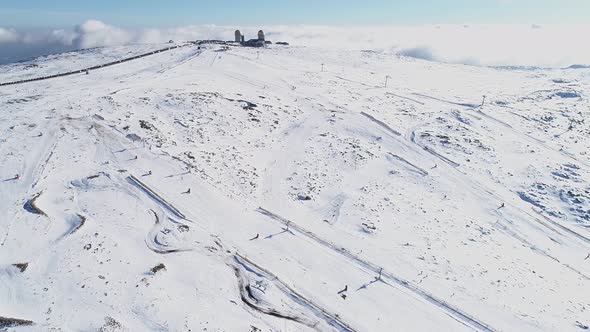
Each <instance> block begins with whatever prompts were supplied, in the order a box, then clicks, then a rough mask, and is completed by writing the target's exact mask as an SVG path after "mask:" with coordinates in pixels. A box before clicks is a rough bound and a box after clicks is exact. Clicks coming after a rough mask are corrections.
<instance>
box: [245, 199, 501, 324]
mask: <svg viewBox="0 0 590 332" xmlns="http://www.w3.org/2000/svg"><path fill="white" fill-rule="evenodd" d="M257 211H258V212H259V213H260V214H262V215H265V216H267V217H269V219H271V220H274V221H277V222H279V223H281V224H283V225H285V226H287V229H290V230H295V231H296V232H297V233H299V234H301V235H303V236H305V237H307V238H309V239H311V240H313V241H315V242H317V243H318V244H320V245H322V246H324V247H326V248H328V249H330V250H332V251H334V252H336V253H338V254H340V255H342V256H344V257H346V258H348V259H349V260H350V261H351V262H353V263H355V264H356V265H357V266H358V267H360V268H362V269H366V270H369V271H371V272H373V273H375V275H376V276H381V279H379V281H381V282H384V283H386V284H388V285H390V286H392V285H397V286H401V287H403V288H406V289H408V290H409V291H411V292H412V293H414V294H415V295H417V296H419V297H421V298H422V299H424V300H426V301H427V302H428V303H430V304H432V305H435V306H437V307H438V308H440V309H441V310H443V311H445V312H446V314H447V315H449V316H451V317H453V318H454V319H456V320H457V321H459V322H461V323H463V324H465V325H466V326H469V327H471V328H473V329H475V330H478V331H494V329H493V328H492V327H490V326H489V325H488V324H486V323H483V322H481V321H479V320H478V319H476V318H475V317H472V316H471V315H469V314H467V313H465V312H464V311H463V310H461V309H459V308H456V307H454V306H452V305H451V304H449V303H446V302H445V301H443V300H440V299H438V298H436V297H434V296H433V295H431V294H429V293H427V292H425V291H424V290H422V289H420V288H418V287H417V286H415V285H414V284H412V283H410V282H409V281H406V280H404V279H401V278H399V277H397V276H395V275H393V274H391V273H389V272H387V271H385V270H383V268H381V267H379V266H378V265H377V264H374V263H372V262H369V261H367V260H364V259H362V258H360V257H358V256H356V255H354V254H352V253H350V252H349V251H348V250H346V249H345V248H341V247H339V246H337V245H335V244H333V243H330V242H328V241H326V240H324V239H322V238H320V237H318V236H317V235H315V234H314V233H313V232H310V231H308V230H306V229H304V228H302V227H300V226H298V225H297V224H295V223H293V222H292V221H290V220H287V219H285V218H283V217H281V216H279V215H276V214H274V213H272V212H270V211H268V210H265V209H263V208H259V209H258V210H257ZM376 278H378V277H376Z"/></svg>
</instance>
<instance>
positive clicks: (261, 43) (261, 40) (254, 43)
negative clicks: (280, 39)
mask: <svg viewBox="0 0 590 332" xmlns="http://www.w3.org/2000/svg"><path fill="white" fill-rule="evenodd" d="M234 40H235V42H236V43H240V44H241V45H242V46H247V47H265V46H266V45H270V44H272V42H271V41H267V40H266V37H265V35H264V31H262V30H260V31H258V38H257V39H250V40H246V39H245V38H244V35H243V34H242V33H241V32H240V30H236V31H235V39H234Z"/></svg>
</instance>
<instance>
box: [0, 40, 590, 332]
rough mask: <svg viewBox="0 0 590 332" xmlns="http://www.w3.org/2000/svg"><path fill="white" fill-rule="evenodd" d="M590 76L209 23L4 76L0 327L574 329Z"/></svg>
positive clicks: (585, 204)
mask: <svg viewBox="0 0 590 332" xmlns="http://www.w3.org/2000/svg"><path fill="white" fill-rule="evenodd" d="M150 47H152V46H145V45H143V46H121V47H108V48H97V49H92V50H87V51H84V52H80V53H68V54H63V55H55V56H51V57H48V58H45V59H40V60H35V61H32V62H27V63H22V64H14V65H5V66H1V67H0V82H8V81H12V80H15V79H22V78H30V77H36V76H47V75H51V74H56V73H59V72H61V71H70V70H75V69H78V68H84V67H90V66H94V65H96V64H99V63H101V62H103V61H104V62H110V61H112V59H117V58H120V57H125V56H132V55H137V54H141V53H145V52H149V51H150V50H152V49H157V48H161V45H153V48H150ZM258 52H260V53H259V54H258ZM322 64H324V71H322ZM33 65H35V66H33ZM71 67H76V68H71ZM25 68H28V69H26V70H25ZM25 72H26V73H25ZM386 76H390V77H391V78H390V79H389V82H388V86H387V88H385V87H384V83H385V77H386ZM588 77H590V69H585V68H580V69H576V70H572V69H561V70H557V69H554V70H549V69H547V70H545V69H535V70H526V69H520V68H513V69H508V68H485V67H475V66H466V65H453V64H440V63H435V62H427V61H422V60H417V59H415V58H408V57H400V56H395V55H392V54H388V53H383V52H378V51H368V50H367V51H345V50H334V49H325V48H318V47H270V48H267V49H261V50H256V49H249V48H241V47H232V48H230V49H229V50H223V49H222V48H220V47H218V46H215V45H209V46H206V47H202V48H201V49H198V48H197V46H196V45H195V46H190V47H184V48H179V49H175V50H171V51H168V52H164V53H159V54H156V55H152V56H149V57H145V58H141V59H138V60H134V61H130V62H126V63H123V64H119V65H115V66H111V67H107V68H102V69H99V70H95V71H92V72H91V73H90V74H89V75H74V76H68V77H63V78H55V79H52V80H46V81H38V82H31V83H26V84H20V85H13V86H3V87H0V105H2V110H1V111H0V181H2V182H0V211H1V212H2V216H1V217H0V299H1V300H0V317H3V318H0V329H2V328H3V327H5V329H7V330H10V331H11V330H15V331H16V330H18V331H45V330H52V329H61V330H67V331H87V330H102V331H144V330H149V331H190V330H192V331H196V330H204V329H207V330H209V331H313V330H319V331H424V330H440V331H460V330H482V331H496V330H497V331H514V330H517V331H539V330H542V331H555V330H559V331H579V330H581V329H583V328H584V327H585V326H588V325H590V311H589V308H590V297H589V296H588V292H587V288H588V286H589V283H590V281H589V279H590V259H588V258H587V256H588V255H589V254H590V193H589V191H590V186H589V185H588V183H589V181H590V175H589V173H588V170H589V168H588V165H589V164H590V156H589V155H588V154H587V146H588V139H587V137H588V136H589V131H590V128H589V126H588V125H589V124H588V123H587V121H585V119H586V117H587V115H588V111H589V106H590V104H589V102H588V99H587V96H588V93H589V91H590V81H589V80H588ZM484 96H485V98H484ZM17 174H18V177H15V175H17ZM25 263H27V264H28V265H27V266H26V268H25V269H24V271H23V269H22V268H21V267H22V266H23V265H19V266H15V265H14V264H25ZM160 264H163V265H160ZM6 318H11V319H16V320H8V319H6ZM19 320H20V321H19ZM29 321H30V322H32V324H33V325H30V324H31V323H30V322H29ZM25 322H27V323H26V324H25ZM3 324H4V325H3ZM17 325H19V327H14V326H17ZM11 326H12V327H11Z"/></svg>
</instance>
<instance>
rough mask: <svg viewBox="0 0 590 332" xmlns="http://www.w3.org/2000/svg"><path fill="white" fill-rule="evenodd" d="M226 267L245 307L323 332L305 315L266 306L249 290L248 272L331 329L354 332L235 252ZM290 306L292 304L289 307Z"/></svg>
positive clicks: (269, 305) (266, 271)
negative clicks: (233, 279) (232, 272)
mask: <svg viewBox="0 0 590 332" xmlns="http://www.w3.org/2000/svg"><path fill="white" fill-rule="evenodd" d="M228 265H230V266H232V267H233V268H234V271H235V274H236V277H237V278H238V286H239V288H240V296H241V299H242V301H243V302H244V303H246V305H248V306H249V307H251V308H253V309H255V310H256V311H259V312H262V313H264V314H267V315H271V316H275V317H279V318H283V319H287V320H291V321H294V322H297V323H300V324H303V325H306V326H308V327H311V328H314V329H316V330H318V331H325V330H324V329H321V328H320V326H318V325H319V324H320V322H319V321H314V320H312V319H310V318H309V317H307V316H303V317H300V315H298V314H296V313H291V312H281V311H280V310H278V309H275V308H273V306H272V305H271V304H270V303H266V302H265V301H264V300H263V299H259V298H258V297H257V296H256V295H255V294H254V293H253V291H252V286H251V284H250V280H249V278H248V276H247V275H246V274H247V273H250V274H254V275H255V276H256V277H257V278H262V279H264V280H266V281H268V282H270V283H272V284H273V285H274V286H275V287H276V288H277V289H278V290H279V291H280V292H282V293H283V294H284V295H285V296H286V297H287V298H288V299H290V300H291V301H293V302H294V303H295V304H296V305H299V306H301V307H303V308H304V309H306V310H307V311H310V314H313V315H314V316H316V317H318V318H320V319H321V320H322V321H324V322H325V323H326V324H328V325H329V326H330V327H332V328H334V329H336V330H337V331H340V332H355V330H354V329H353V328H352V327H350V326H349V325H348V324H346V323H344V322H343V321H342V320H341V319H340V318H338V317H336V315H333V314H331V313H329V312H328V311H327V310H326V309H324V308H322V307H321V306H319V305H318V304H316V303H314V302H313V301H311V300H309V299H307V298H306V297H304V296H303V295H301V294H299V293H298V292H297V291H295V290H294V289H293V288H291V287H290V286H288V285H287V284H285V283H284V282H283V281H282V280H280V279H279V278H278V277H277V276H276V275H274V274H273V273H272V272H270V271H268V270H266V269H264V268H262V267H260V266H259V265H257V264H256V263H254V262H253V261H251V260H249V259H248V258H246V257H244V256H242V255H240V254H239V253H236V254H235V255H234V256H233V261H232V262H230V263H229V264H228ZM291 307H293V304H291Z"/></svg>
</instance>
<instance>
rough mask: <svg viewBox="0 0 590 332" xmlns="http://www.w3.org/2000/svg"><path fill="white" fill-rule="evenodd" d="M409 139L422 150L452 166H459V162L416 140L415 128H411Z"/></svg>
mask: <svg viewBox="0 0 590 332" xmlns="http://www.w3.org/2000/svg"><path fill="white" fill-rule="evenodd" d="M410 141H411V142H412V143H414V144H416V145H417V146H419V147H420V148H422V150H424V151H426V152H428V153H430V154H431V155H433V156H435V157H436V158H438V159H440V160H442V161H444V162H445V163H447V164H449V165H450V166H451V167H453V168H457V167H459V166H461V165H460V164H458V163H456V162H454V161H452V160H451V159H449V158H447V157H445V156H443V155H441V154H440V153H438V152H436V151H434V150H433V149H432V148H430V147H428V146H426V145H422V144H420V143H418V142H416V131H415V130H412V132H411V133H410Z"/></svg>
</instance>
